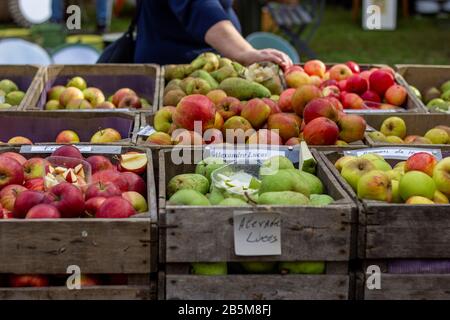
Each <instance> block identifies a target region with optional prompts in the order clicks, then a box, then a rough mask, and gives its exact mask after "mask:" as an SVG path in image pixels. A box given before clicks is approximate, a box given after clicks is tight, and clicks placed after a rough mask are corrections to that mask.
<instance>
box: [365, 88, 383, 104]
mask: <svg viewBox="0 0 450 320" xmlns="http://www.w3.org/2000/svg"><path fill="white" fill-rule="evenodd" d="M361 98H362V99H363V100H364V101H370V102H377V103H380V102H381V98H380V96H379V95H378V94H377V93H376V92H374V91H370V90H368V91H366V92H364V93H363V94H362V95H361Z"/></svg>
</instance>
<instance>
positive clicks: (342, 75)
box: [330, 64, 353, 81]
mask: <svg viewBox="0 0 450 320" xmlns="http://www.w3.org/2000/svg"><path fill="white" fill-rule="evenodd" d="M352 75H353V72H352V70H351V69H350V68H349V67H348V66H346V65H345V64H337V65H335V66H333V67H331V69H330V79H331V80H336V81H341V80H346V79H348V78H350V77H351V76H352Z"/></svg>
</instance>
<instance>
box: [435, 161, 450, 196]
mask: <svg viewBox="0 0 450 320" xmlns="http://www.w3.org/2000/svg"><path fill="white" fill-rule="evenodd" d="M433 180H434V183H435V184H436V187H437V189H438V190H439V191H440V192H442V193H443V194H445V195H446V196H447V197H450V157H447V158H444V159H442V160H441V161H439V162H438V164H437V165H436V167H434V171H433Z"/></svg>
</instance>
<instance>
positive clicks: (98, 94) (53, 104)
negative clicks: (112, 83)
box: [45, 77, 150, 110]
mask: <svg viewBox="0 0 450 320" xmlns="http://www.w3.org/2000/svg"><path fill="white" fill-rule="evenodd" d="M149 106H150V105H149V103H148V101H147V100H145V99H143V98H140V97H139V96H138V95H137V94H136V92H135V91H133V90H132V89H129V88H122V89H119V90H117V91H116V92H115V93H114V94H113V95H111V96H110V97H109V98H108V99H106V98H105V95H104V94H103V92H102V91H101V90H100V89H98V88H94V87H88V85H87V83H86V80H84V79H83V78H82V77H73V78H72V79H70V80H69V81H68V82H67V85H66V86H62V85H57V86H54V87H52V88H50V90H49V91H48V92H47V103H46V104H45V110H61V109H70V110H73V109H116V108H127V109H131V108H134V109H141V108H148V107H149Z"/></svg>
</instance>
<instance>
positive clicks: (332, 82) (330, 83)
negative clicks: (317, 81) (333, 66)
mask: <svg viewBox="0 0 450 320" xmlns="http://www.w3.org/2000/svg"><path fill="white" fill-rule="evenodd" d="M330 86H336V87H337V86H338V82H337V81H336V80H331V79H329V80H325V81H324V82H322V84H321V85H320V89H323V88H325V87H330Z"/></svg>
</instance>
